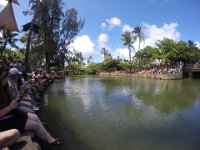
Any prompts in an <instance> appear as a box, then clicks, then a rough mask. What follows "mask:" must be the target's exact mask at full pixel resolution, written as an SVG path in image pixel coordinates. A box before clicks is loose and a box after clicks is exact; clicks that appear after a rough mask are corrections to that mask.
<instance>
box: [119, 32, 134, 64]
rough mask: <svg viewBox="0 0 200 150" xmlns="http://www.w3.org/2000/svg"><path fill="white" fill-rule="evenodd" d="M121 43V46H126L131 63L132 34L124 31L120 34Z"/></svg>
mask: <svg viewBox="0 0 200 150" xmlns="http://www.w3.org/2000/svg"><path fill="white" fill-rule="evenodd" d="M122 41H123V45H124V46H128V51H129V61H130V62H131V48H133V49H134V47H133V45H132V44H133V42H134V41H133V38H132V34H131V32H129V31H125V32H124V33H123V34H122Z"/></svg>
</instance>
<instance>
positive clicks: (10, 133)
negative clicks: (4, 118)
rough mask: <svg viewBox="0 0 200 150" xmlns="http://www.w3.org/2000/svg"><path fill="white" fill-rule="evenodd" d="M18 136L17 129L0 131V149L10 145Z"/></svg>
mask: <svg viewBox="0 0 200 150" xmlns="http://www.w3.org/2000/svg"><path fill="white" fill-rule="evenodd" d="M19 137H20V133H19V131H18V130H17V129H10V130H6V131H2V132H0V149H1V148H5V147H8V148H9V147H10V146H12V145H13V144H14V143H15V142H16V141H17V140H18V139H19Z"/></svg>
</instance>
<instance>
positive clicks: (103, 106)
mask: <svg viewBox="0 0 200 150" xmlns="http://www.w3.org/2000/svg"><path fill="white" fill-rule="evenodd" d="M43 105H44V106H42V110H41V113H40V116H41V119H42V120H43V121H44V122H46V123H47V127H48V129H49V130H50V131H51V133H52V134H53V135H55V136H59V137H60V139H61V141H62V142H63V144H62V146H60V147H48V149H56V150H59V149H60V150H61V149H62V150H198V149H200V79H183V80H173V81H171V80H152V79H144V78H131V77H99V76H73V77H67V78H66V79H64V80H57V81H55V82H54V83H53V84H52V85H51V86H50V87H49V88H48V90H47V92H46V93H45V95H44V104H43Z"/></svg>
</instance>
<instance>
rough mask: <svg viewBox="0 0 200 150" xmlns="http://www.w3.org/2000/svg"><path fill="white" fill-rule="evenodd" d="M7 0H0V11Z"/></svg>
mask: <svg viewBox="0 0 200 150" xmlns="http://www.w3.org/2000/svg"><path fill="white" fill-rule="evenodd" d="M7 3H8V1H5V0H0V12H1V11H2V10H3V8H4V7H5V6H6V4H7Z"/></svg>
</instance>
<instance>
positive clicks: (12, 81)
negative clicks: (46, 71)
mask: <svg viewBox="0 0 200 150" xmlns="http://www.w3.org/2000/svg"><path fill="white" fill-rule="evenodd" d="M21 74H22V73H21V72H19V70H18V69H17V68H15V67H14V68H11V69H10V70H9V74H8V77H9V78H8V84H9V90H10V94H11V97H12V99H15V98H17V97H19V96H22V97H21V98H22V99H21V101H20V106H19V109H21V110H24V111H28V112H32V113H34V110H39V109H38V108H37V107H34V106H33V104H35V102H33V99H31V97H30V96H29V95H27V94H25V93H20V91H19V89H18V85H17V81H18V79H19V78H20V75H21ZM29 102H30V103H29Z"/></svg>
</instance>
